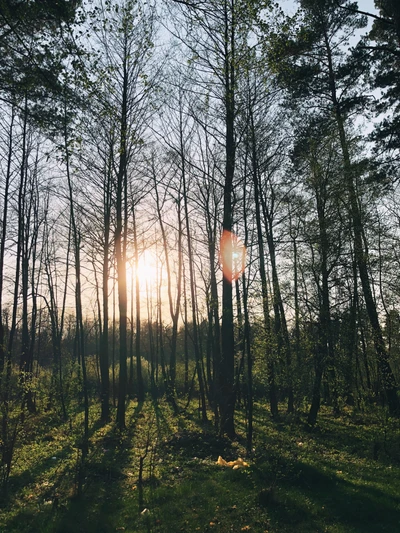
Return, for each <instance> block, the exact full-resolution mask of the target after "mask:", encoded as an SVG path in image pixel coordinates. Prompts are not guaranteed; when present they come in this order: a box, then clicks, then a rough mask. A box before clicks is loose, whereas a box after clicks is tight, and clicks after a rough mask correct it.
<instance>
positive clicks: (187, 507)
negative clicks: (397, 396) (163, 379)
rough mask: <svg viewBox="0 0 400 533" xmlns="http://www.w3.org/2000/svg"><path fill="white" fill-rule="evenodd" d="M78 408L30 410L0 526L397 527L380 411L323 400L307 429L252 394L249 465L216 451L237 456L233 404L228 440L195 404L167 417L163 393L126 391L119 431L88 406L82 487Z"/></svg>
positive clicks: (388, 438)
mask: <svg viewBox="0 0 400 533" xmlns="http://www.w3.org/2000/svg"><path fill="white" fill-rule="evenodd" d="M82 417H83V414H82V412H81V411H79V410H78V409H77V412H76V413H75V414H74V416H73V417H71V421H70V422H66V423H63V424H60V423H59V421H58V420H57V419H56V418H55V417H54V415H52V414H51V413H47V414H42V415H40V416H38V415H36V416H35V417H30V418H28V419H27V421H26V429H25V431H24V433H22V434H21V435H20V436H19V442H20V445H19V447H18V448H17V450H16V454H15V462H14V467H13V469H12V472H11V477H10V484H9V491H8V498H7V500H6V501H5V502H4V504H3V507H2V509H1V510H0V531H1V533H14V532H15V533H16V532H18V533H28V532H29V533H53V532H54V533H79V532H82V533H111V532H114V531H125V532H126V533H149V532H152V533H156V532H159V533H161V532H164V533H169V532H171V533H175V532H180V531H181V532H186V533H192V532H196V531H200V532H218V533H228V532H235V533H236V532H240V531H251V532H257V533H265V532H268V533H284V532H288V533H291V532H293V533H294V532H296V533H306V532H307V533H319V532H321V533H323V532H329V533H344V532H346V533H356V532H360V533H361V532H362V533H378V532H381V531H382V532H384V531H387V532H395V531H400V448H399V445H400V430H399V426H398V421H394V420H391V419H388V418H387V417H385V415H384V413H381V414H380V415H379V416H378V415H375V416H372V415H369V416H365V418H362V417H361V415H356V416H353V415H352V414H351V413H347V414H344V415H343V416H341V417H337V418H334V417H333V416H332V415H331V414H330V413H329V411H328V410H326V409H323V410H322V411H321V414H320V417H319V421H318V426H317V427H316V428H315V429H314V430H310V429H309V428H307V426H306V425H305V423H304V419H303V417H302V416H301V415H298V416H297V417H288V416H283V415H282V417H281V419H280V420H279V421H278V422H273V421H272V420H271V419H270V417H269V415H268V412H267V410H266V408H265V406H261V405H256V409H255V441H254V449H253V452H252V454H251V456H250V457H248V458H247V461H248V462H249V463H250V466H249V467H248V468H246V469H239V470H232V469H230V468H225V467H220V466H218V465H217V464H216V461H217V459H218V455H222V456H223V457H224V458H225V459H227V460H231V459H235V458H237V457H238V456H242V457H245V448H244V444H245V443H244V434H245V421H244V419H243V417H242V416H241V414H240V413H238V415H237V431H238V440H237V441H234V442H230V441H228V440H227V439H222V438H219V437H218V436H217V435H215V433H214V432H213V428H212V426H211V425H210V426H209V427H207V428H204V427H202V426H201V423H200V420H199V419H198V411H197V410H196V409H195V406H193V410H192V412H188V413H186V414H185V415H183V414H182V415H180V416H179V417H174V416H173V414H172V412H171V410H170V408H169V406H168V404H166V403H165V402H164V401H160V402H158V403H155V402H150V401H148V402H146V403H145V404H144V405H141V406H138V405H137V404H136V403H135V402H132V403H131V404H130V405H129V409H128V416H127V420H128V427H127V430H126V431H125V432H123V433H122V434H121V433H119V432H118V431H116V430H115V428H114V427H113V425H112V424H108V425H106V426H104V427H101V426H100V424H99V423H98V422H97V420H98V418H99V411H98V408H97V407H96V406H93V407H92V408H91V437H90V453H89V456H88V458H87V461H86V465H85V471H84V478H85V479H84V484H83V492H82V495H81V496H80V497H79V498H78V497H77V495H76V490H77V484H76V482H77V466H78V465H79V449H78V445H79V439H80V432H81V431H82V420H83V418H82ZM146 443H148V446H147V454H145V452H146ZM144 455H146V457H145V458H144V460H143V483H142V485H141V486H140V484H139V483H138V474H139V458H140V456H144ZM141 500H142V502H143V503H142V505H140V502H141ZM143 508H145V509H146V511H145V512H142V511H143Z"/></svg>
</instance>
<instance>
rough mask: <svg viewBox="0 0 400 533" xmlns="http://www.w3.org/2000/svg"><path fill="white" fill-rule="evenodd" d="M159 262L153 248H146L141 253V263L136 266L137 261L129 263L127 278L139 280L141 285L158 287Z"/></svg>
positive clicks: (143, 287)
mask: <svg viewBox="0 0 400 533" xmlns="http://www.w3.org/2000/svg"><path fill="white" fill-rule="evenodd" d="M159 270H160V269H159V267H158V264H157V258H156V256H155V255H154V253H153V252H152V251H151V250H145V251H144V252H142V253H141V254H140V255H139V263H138V266H137V267H136V265H135V263H134V262H133V263H132V264H128V265H127V278H128V279H131V280H136V277H137V278H138V280H139V284H140V287H141V288H142V289H145V288H146V287H147V288H149V287H156V286H157V283H158V281H159V278H160V271H159Z"/></svg>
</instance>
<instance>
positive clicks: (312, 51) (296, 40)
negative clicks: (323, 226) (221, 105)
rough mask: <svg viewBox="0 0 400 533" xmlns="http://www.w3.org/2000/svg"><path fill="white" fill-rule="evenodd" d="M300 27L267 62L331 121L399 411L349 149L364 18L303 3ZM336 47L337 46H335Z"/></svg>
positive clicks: (383, 366)
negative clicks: (352, 48) (353, 48)
mask: <svg viewBox="0 0 400 533" xmlns="http://www.w3.org/2000/svg"><path fill="white" fill-rule="evenodd" d="M300 5H301V10H300V14H301V16H302V17H303V20H302V22H303V24H302V26H301V27H300V28H298V27H296V26H293V25H291V24H290V23H289V25H287V26H286V27H287V28H290V30H289V33H290V34H289V35H288V34H287V33H284V34H282V35H280V36H276V35H275V36H273V38H272V41H273V45H272V46H271V49H270V55H269V60H270V64H271V67H272V68H274V69H275V72H276V73H277V77H278V80H279V81H280V82H281V83H282V84H283V85H284V86H285V87H287V89H288V90H289V91H290V94H291V95H292V97H293V98H294V99H295V100H296V101H297V102H301V103H302V105H303V106H304V105H305V104H306V99H310V100H309V104H310V106H311V107H314V108H318V109H319V110H320V112H321V113H322V114H323V116H324V120H325V121H327V123H329V122H331V120H332V118H333V120H334V124H335V126H336V130H337V135H338V138H339V142H340V148H341V152H342V157H343V172H344V175H345V178H346V180H345V183H346V191H347V201H348V205H349V211H350V216H351V219H352V229H353V232H354V251H355V258H356V262H357V268H358V274H359V276H360V280H361V286H362V291H363V296H364V300H365V305H366V308H367V312H368V317H369V321H370V324H371V328H372V331H373V338H374V345H375V350H376V355H377V361H378V365H379V368H380V373H381V375H382V383H383V387H384V391H385V396H386V399H387V403H388V406H389V408H390V411H391V412H392V413H397V412H399V410H400V407H399V399H398V397H397V385H396V381H395V378H394V375H393V372H392V370H391V368H390V364H389V361H388V354H387V351H386V347H385V343H384V339H383V335H382V328H381V326H380V323H379V316H378V312H377V306H376V302H375V300H374V297H373V292H372V286H371V279H370V275H369V272H368V250H367V248H366V245H365V232H364V230H363V220H362V211H361V208H360V204H359V200H360V199H359V197H358V194H357V186H356V183H357V171H356V166H355V165H354V163H353V161H352V159H351V152H350V147H349V133H348V128H349V125H350V118H349V117H350V114H351V113H354V112H356V111H357V110H360V109H362V106H363V105H364V104H365V102H366V99H367V98H366V95H365V94H362V93H361V92H360V90H359V86H358V82H359V81H360V77H361V75H362V74H363V73H364V72H365V61H362V58H361V57H360V55H359V54H353V53H347V54H346V52H345V45H347V44H348V40H349V37H350V36H351V35H352V34H353V32H354V30H355V29H358V28H361V27H363V26H364V25H365V17H359V16H358V15H357V14H354V13H353V12H352V11H348V10H342V9H339V8H338V6H337V3H336V2H334V1H333V0H303V1H302V2H301V3H300ZM339 45H340V46H339Z"/></svg>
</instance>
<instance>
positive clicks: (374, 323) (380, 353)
mask: <svg viewBox="0 0 400 533" xmlns="http://www.w3.org/2000/svg"><path fill="white" fill-rule="evenodd" d="M324 37H325V46H326V50H327V59H328V67H329V79H330V91H331V98H332V103H333V108H334V113H335V119H336V123H337V127H338V133H339V139H340V145H341V149H342V154H343V163H344V173H345V178H346V185H347V191H348V195H349V204H350V213H351V218H352V221H353V231H354V245H355V250H354V252H355V257H356V261H357V266H358V272H359V275H360V280H361V286H362V290H363V295H364V301H365V306H366V309H367V313H368V318H369V322H370V325H371V328H372V332H373V341H374V345H375V351H376V355H377V363H378V367H379V371H380V374H381V376H382V385H383V389H384V390H383V391H384V394H385V397H386V401H387V405H388V407H389V411H390V413H391V414H392V415H393V414H396V415H399V414H400V399H399V397H398V395H397V384H396V380H395V377H394V374H393V372H392V369H391V367H390V363H389V357H388V353H387V350H386V346H385V342H384V339H383V334H382V328H381V325H380V323H379V317H378V311H377V308H376V303H375V300H374V297H373V294H372V289H371V282H370V279H369V273H368V253H367V250H366V249H365V246H364V243H363V223H362V216H361V211H360V206H359V202H358V197H357V192H356V186H355V177H354V175H353V169H352V165H351V160H350V153H349V148H348V142H347V137H346V131H345V127H344V118H343V115H342V110H341V106H340V103H339V101H338V99H337V93H336V78H335V74H334V69H333V61H332V51H331V48H330V42H329V38H328V35H327V34H326V33H325V35H324Z"/></svg>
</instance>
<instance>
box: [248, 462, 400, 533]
mask: <svg viewBox="0 0 400 533" xmlns="http://www.w3.org/2000/svg"><path fill="white" fill-rule="evenodd" d="M273 471H274V468H272V469H270V470H269V471H268V469H266V470H265V471H264V472H262V469H261V470H260V471H259V472H258V475H257V478H258V480H257V486H258V487H260V486H262V485H264V489H261V491H260V492H259V503H260V505H262V506H265V507H267V510H268V515H269V517H270V520H271V524H272V525H273V526H274V527H275V528H276V530H277V531H280V532H281V531H282V532H284V531H294V530H296V531H297V532H311V531H312V532H317V531H325V530H327V531H329V529H326V528H329V527H332V526H336V527H337V528H338V529H337V531H343V532H352V533H353V532H357V533H378V532H380V531H388V532H389V531H390V532H392V531H399V530H400V497H397V498H396V497H393V495H391V494H390V492H387V491H385V490H384V489H383V488H377V487H376V486H372V485H368V483H364V484H362V483H360V482H358V481H353V480H349V479H346V478H344V477H343V474H342V472H341V471H338V472H334V471H333V470H331V471H329V470H327V469H324V470H322V466H321V468H319V467H316V466H313V465H310V464H307V463H305V462H302V461H294V462H293V463H292V464H290V465H288V464H285V460H284V459H283V460H282V461H281V464H280V465H279V473H277V472H276V471H275V472H273ZM273 474H275V475H273ZM266 488H267V490H266Z"/></svg>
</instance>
